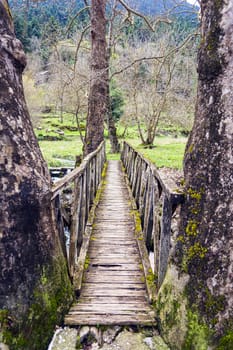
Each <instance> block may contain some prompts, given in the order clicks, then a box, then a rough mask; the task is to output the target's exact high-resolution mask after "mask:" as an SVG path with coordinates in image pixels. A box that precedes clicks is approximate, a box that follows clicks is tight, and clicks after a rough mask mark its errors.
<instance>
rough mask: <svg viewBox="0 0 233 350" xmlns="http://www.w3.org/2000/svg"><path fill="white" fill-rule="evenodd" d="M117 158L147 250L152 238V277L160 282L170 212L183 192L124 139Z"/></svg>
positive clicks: (163, 266) (167, 243) (167, 254)
mask: <svg viewBox="0 0 233 350" xmlns="http://www.w3.org/2000/svg"><path fill="white" fill-rule="evenodd" d="M121 160H122V163H123V166H124V168H125V171H126V174H127V176H128V179H129V182H130V185H131V189H132V193H133V196H134V198H135V201H136V204H137V207H138V210H139V213H140V217H141V224H142V230H143V234H144V239H145V243H146V246H147V249H148V251H149V250H150V248H151V242H152V239H153V244H154V247H153V248H154V261H155V278H156V283H157V285H158V286H161V284H162V282H163V280H164V277H165V273H166V269H167V264H168V258H169V252H170V237H171V222H172V215H173V213H174V211H175V210H176V208H177V207H178V205H179V204H181V203H182V201H183V199H184V196H183V194H182V193H181V191H180V190H179V189H178V188H177V185H176V184H175V183H174V182H173V181H172V180H169V183H168V181H167V180H166V179H164V178H163V177H162V176H161V175H160V173H159V171H158V170H157V168H156V166H155V165H154V164H152V163H151V162H150V161H149V160H148V159H146V158H144V157H143V155H142V154H140V153H139V152H138V151H136V150H135V149H134V148H133V147H132V146H131V145H129V144H128V143H127V142H124V145H123V150H122V154H121Z"/></svg>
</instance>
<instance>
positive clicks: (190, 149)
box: [187, 143, 194, 153]
mask: <svg viewBox="0 0 233 350" xmlns="http://www.w3.org/2000/svg"><path fill="white" fill-rule="evenodd" d="M193 147H194V145H193V144H192V143H191V145H190V146H189V148H188V149H187V153H192V151H193Z"/></svg>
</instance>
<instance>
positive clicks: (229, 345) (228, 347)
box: [216, 330, 233, 350]
mask: <svg viewBox="0 0 233 350" xmlns="http://www.w3.org/2000/svg"><path fill="white" fill-rule="evenodd" d="M232 349H233V330H229V331H227V332H226V335H224V336H223V337H222V338H221V339H220V341H219V344H218V346H217V348H216V350H232Z"/></svg>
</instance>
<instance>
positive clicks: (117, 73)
mask: <svg viewBox="0 0 233 350" xmlns="http://www.w3.org/2000/svg"><path fill="white" fill-rule="evenodd" d="M195 36H199V34H198V33H192V34H190V35H188V36H187V38H186V39H185V40H184V41H183V43H182V44H181V45H179V46H177V47H175V48H174V49H172V50H170V51H169V52H168V53H167V54H166V55H163V56H151V57H140V58H137V59H135V60H134V61H132V62H131V63H129V64H128V65H127V66H125V67H123V68H122V69H120V70H118V71H116V72H113V73H112V75H111V77H110V79H112V78H113V77H114V76H115V75H119V74H121V73H123V72H124V71H126V70H127V69H129V68H131V67H132V66H134V65H135V64H137V63H139V62H143V61H152V60H157V61H159V60H161V59H164V58H165V59H166V58H167V57H169V56H170V55H172V54H174V53H175V52H178V51H179V50H181V49H182V48H183V47H184V46H185V45H186V44H187V43H188V42H189V41H190V40H191V39H192V38H193V37H195Z"/></svg>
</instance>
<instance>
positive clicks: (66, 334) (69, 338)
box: [1, 327, 78, 350]
mask: <svg viewBox="0 0 233 350" xmlns="http://www.w3.org/2000/svg"><path fill="white" fill-rule="evenodd" d="M77 335H78V331H77V329H74V328H68V327H65V328H64V329H63V328H58V329H57V330H56V332H55V334H54V336H53V339H52V341H51V343H50V345H49V347H48V350H75V349H76V343H77ZM1 350H2V349H1ZM3 350H6V349H3Z"/></svg>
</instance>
